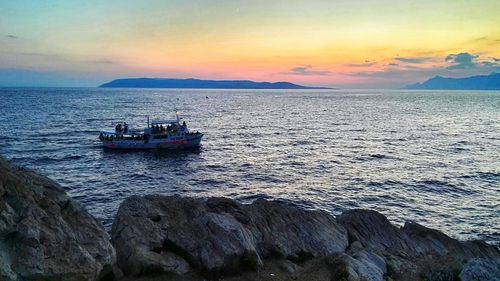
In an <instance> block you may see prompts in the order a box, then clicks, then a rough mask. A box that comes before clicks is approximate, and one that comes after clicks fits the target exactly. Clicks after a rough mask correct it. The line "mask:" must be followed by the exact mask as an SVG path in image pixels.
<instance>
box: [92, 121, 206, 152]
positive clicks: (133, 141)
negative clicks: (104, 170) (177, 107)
mask: <svg viewBox="0 0 500 281" xmlns="http://www.w3.org/2000/svg"><path fill="white" fill-rule="evenodd" d="M176 117H177V118H176V119H173V120H153V121H152V122H151V125H150V124H149V117H148V127H147V128H145V129H144V130H142V131H140V130H129V128H128V125H127V123H125V122H119V123H117V125H116V127H115V130H114V131H101V133H100V134H99V139H100V140H101V141H102V144H103V146H104V147H105V148H112V149H154V148H159V149H185V148H194V147H198V146H199V145H200V142H201V138H202V137H203V134H202V133H200V132H199V131H198V130H194V129H188V127H187V125H186V122H185V121H183V122H182V124H181V118H179V115H178V114H176Z"/></svg>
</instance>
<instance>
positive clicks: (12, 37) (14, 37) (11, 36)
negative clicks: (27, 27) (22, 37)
mask: <svg viewBox="0 0 500 281" xmlns="http://www.w3.org/2000/svg"><path fill="white" fill-rule="evenodd" d="M5 37H7V38H9V39H19V37H17V36H16V35H12V34H7V35H5Z"/></svg>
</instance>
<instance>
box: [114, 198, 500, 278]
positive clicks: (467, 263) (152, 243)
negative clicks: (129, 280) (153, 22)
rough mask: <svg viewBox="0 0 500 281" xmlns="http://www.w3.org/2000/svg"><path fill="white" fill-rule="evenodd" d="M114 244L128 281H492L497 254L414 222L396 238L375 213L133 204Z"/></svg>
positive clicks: (223, 203)
mask: <svg viewBox="0 0 500 281" xmlns="http://www.w3.org/2000/svg"><path fill="white" fill-rule="evenodd" d="M112 241H113V244H114V245H115V248H116V251H117V256H118V265H119V267H121V268H122V269H123V271H124V273H125V275H126V276H134V278H139V277H141V276H143V278H145V277H144V276H148V273H149V272H155V273H158V272H163V273H170V274H172V273H173V274H175V276H184V277H185V278H186V279H175V280H202V277H201V276H205V277H209V278H216V277H220V276H226V277H224V279H225V280H232V279H228V278H236V277H231V276H232V275H233V276H234V274H238V276H239V277H240V278H243V276H244V278H245V280H263V279H262V278H261V277H260V276H261V275H259V274H258V273H256V272H260V271H261V270H264V271H266V270H269V271H272V272H274V273H273V274H276V275H279V276H280V278H281V279H279V278H278V279H269V280H289V279H296V278H299V276H304V274H306V273H307V272H311V271H313V272H316V273H317V274H319V275H313V276H311V278H313V279H312V280H387V278H388V277H390V278H392V280H455V279H453V278H459V275H460V274H462V276H469V277H470V278H469V277H468V278H469V280H475V279H473V278H475V277H474V276H483V277H484V276H486V277H484V278H482V279H479V280H495V279H491V278H490V277H491V276H492V275H491V274H490V275H488V274H487V273H488V271H489V270H490V269H491V268H498V267H499V266H500V251H499V250H498V249H497V248H496V247H494V246H491V245H488V244H486V243H484V242H482V241H465V242H464V241H458V240H456V239H453V238H451V237H448V236H447V235H445V234H443V233H441V232H439V231H437V230H433V229H429V228H426V227H424V226H421V225H419V224H417V223H414V222H407V223H406V224H405V226H404V227H401V228H398V227H396V226H394V225H392V224H391V223H390V222H389V221H388V220H387V218H386V217H385V216H383V215H382V214H380V213H377V212H375V211H369V210H349V211H346V212H344V213H343V214H341V215H340V216H339V217H337V218H336V219H335V218H334V217H333V216H331V215H329V214H328V213H326V212H321V211H306V210H303V209H300V208H298V207H295V206H292V205H288V204H285V203H283V202H276V201H266V200H257V201H255V202H254V203H252V204H240V203H237V202H236V201H233V200H231V199H226V198H208V199H202V198H198V199H194V198H183V197H179V196H160V195H150V196H143V197H140V196H132V197H129V198H128V199H126V200H125V201H124V202H123V203H122V204H121V206H120V209H119V211H118V214H117V216H116V219H115V222H114V224H113V230H112ZM256 269H259V270H256ZM252 272H253V273H252ZM318 272H319V273H318ZM193 276H195V277H193ZM228 276H229V277H228ZM318 276H322V277H318ZM443 276H444V277H443ZM488 276H490V277H488ZM441 277H443V278H445V279H439V278H441ZM448 277H449V278H451V279H446V278H448ZM343 278H344V279H343ZM471 278H472V279H471ZM488 278H490V279H488ZM144 280H148V279H144ZM234 280H237V279H234ZM264 280H265V279H264Z"/></svg>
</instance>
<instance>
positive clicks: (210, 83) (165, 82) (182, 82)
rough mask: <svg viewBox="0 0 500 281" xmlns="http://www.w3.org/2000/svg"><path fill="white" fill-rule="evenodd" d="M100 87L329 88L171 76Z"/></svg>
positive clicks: (132, 80) (123, 80)
mask: <svg viewBox="0 0 500 281" xmlns="http://www.w3.org/2000/svg"><path fill="white" fill-rule="evenodd" d="M99 87H100V88H183V89H330V88H326V87H307V86H301V85H297V84H293V83H289V82H275V83H271V82H254V81H249V80H200V79H193V78H189V79H172V78H128V79H116V80H113V81H111V82H108V83H105V84H102V85H101V86H99Z"/></svg>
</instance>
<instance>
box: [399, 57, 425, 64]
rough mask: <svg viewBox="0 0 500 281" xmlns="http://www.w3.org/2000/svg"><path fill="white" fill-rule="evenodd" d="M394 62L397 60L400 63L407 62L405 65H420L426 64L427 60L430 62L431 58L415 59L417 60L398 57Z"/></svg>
mask: <svg viewBox="0 0 500 281" xmlns="http://www.w3.org/2000/svg"><path fill="white" fill-rule="evenodd" d="M394 60H397V61H400V62H405V63H415V64H419V63H424V62H426V61H427V60H429V58H427V57H415V58H404V57H396V58H394Z"/></svg>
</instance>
